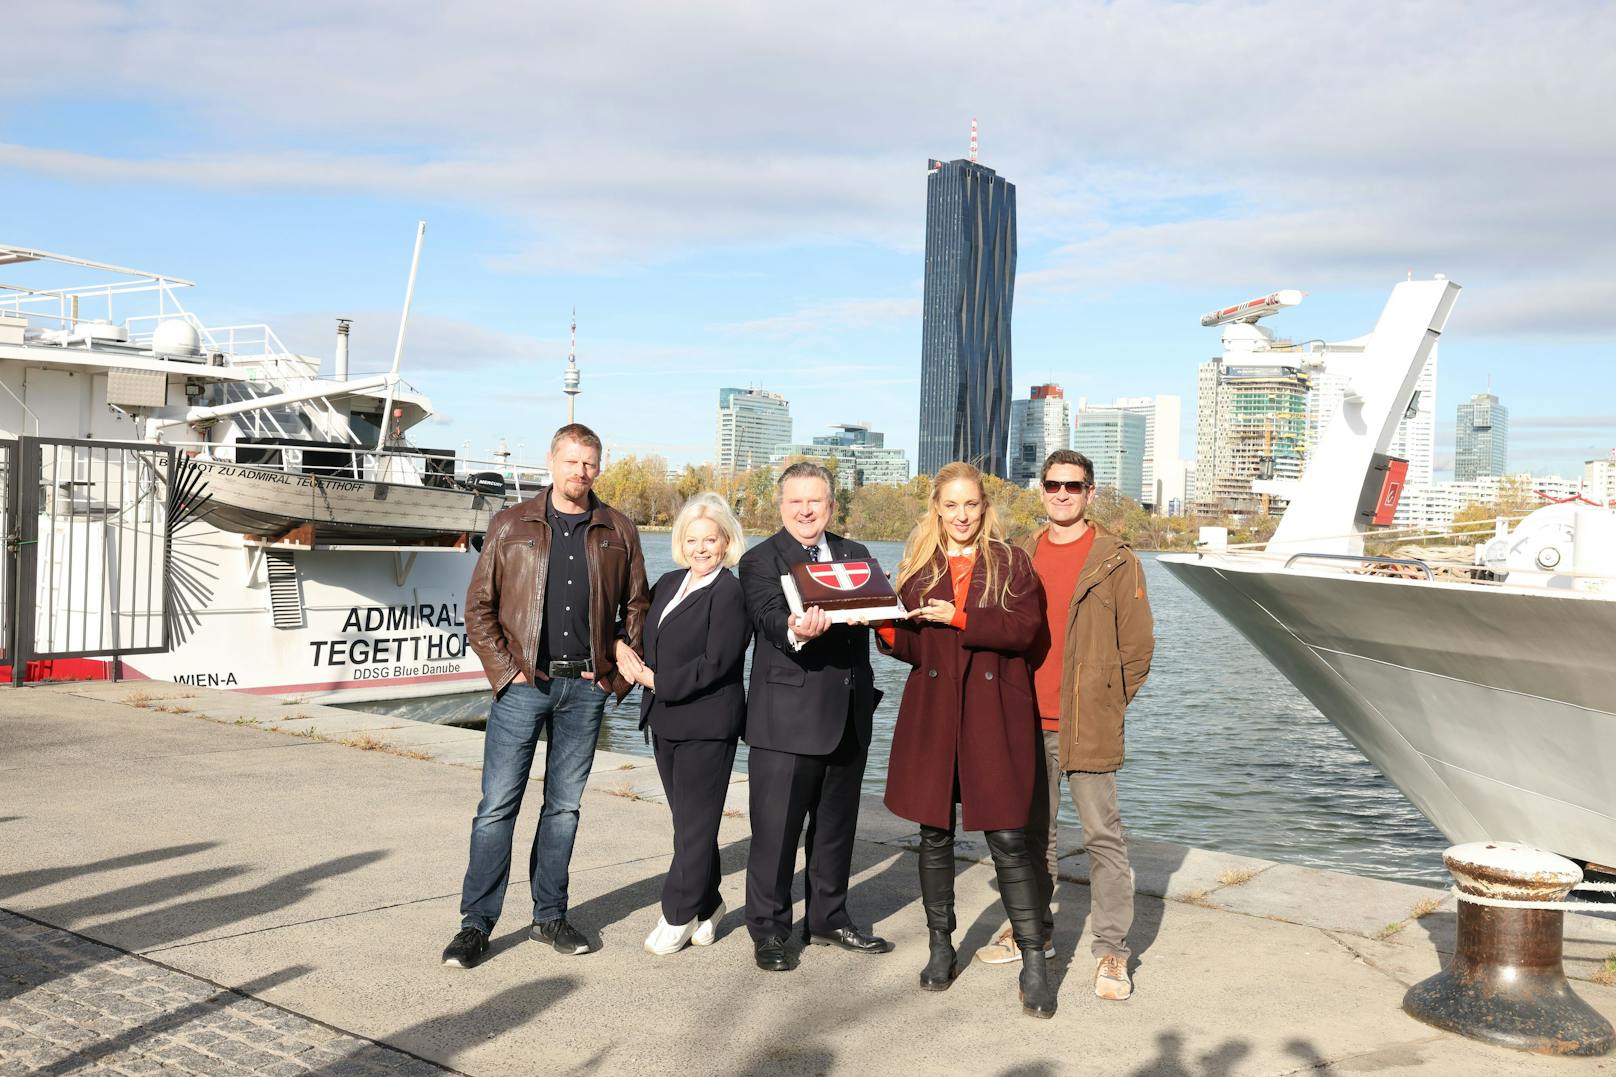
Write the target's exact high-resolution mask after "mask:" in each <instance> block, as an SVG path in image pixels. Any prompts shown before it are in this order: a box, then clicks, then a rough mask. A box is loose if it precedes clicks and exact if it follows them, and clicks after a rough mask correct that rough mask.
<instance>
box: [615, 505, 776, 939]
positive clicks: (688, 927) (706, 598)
mask: <svg viewBox="0 0 1616 1077" xmlns="http://www.w3.org/2000/svg"><path fill="white" fill-rule="evenodd" d="M745 549H746V540H745V538H744V537H743V536H742V534H741V525H740V522H739V521H738V520H736V519H735V514H734V513H733V512H732V511H730V507H729V504H728V503H727V502H725V500H724V499H723V498H721V497H719V496H718V495H717V494H711V493H702V494H697V495H696V496H695V497H692V498H691V499H690V500H689V501H688V502H686V503H685V506H684V508H682V509H680V510H679V516H678V518H677V519H675V520H674V522H673V559H674V561H675V563H677V564H680V565H684V566H686V567H685V568H681V569H675V570H674V571H672V572H670V573H668V574H667V575H665V576H663V577H662V578H661V579H660V580H658V581H657V582H656V586H655V587H654V588H653V589H652V591H651V608H650V611H649V612H648V613H647V614H646V618H645V668H644V669H643V670H642V671H641V673H640V675H639V677H637V678H636V679H637V680H638V681H639V683H640V685H641V686H642V687H643V688H644V691H643V692H642V693H641V696H640V728H641V729H644V728H645V727H646V726H647V725H649V726H650V728H651V733H652V737H653V740H654V743H655V746H656V762H657V771H658V773H660V774H661V775H662V788H663V789H664V790H666V792H667V794H668V806H669V807H670V808H672V809H673V863H672V864H670V865H669V866H668V877H667V880H666V882H664V883H663V886H662V918H661V919H660V920H659V921H658V922H657V926H656V928H655V929H654V930H653V931H652V932H651V934H650V935H649V936H647V937H646V940H645V948H646V949H647V950H649V951H650V952H651V953H653V954H659V955H661V954H673V953H678V952H679V951H680V950H682V949H684V947H685V945H686V944H687V943H691V944H694V945H696V946H706V945H708V944H710V943H712V942H713V941H715V940H716V939H717V937H718V922H719V920H721V919H722V918H723V916H724V911H725V910H724V900H723V898H721V897H720V896H719V894H718V880H719V871H718V824H719V821H720V820H721V819H722V817H723V814H724V794H725V793H726V792H727V791H728V790H729V774H730V768H731V767H732V766H733V765H734V763H735V744H736V742H737V741H738V740H739V738H740V735H741V727H742V725H743V724H744V723H745V720H746V692H745V689H744V688H743V687H742V684H741V670H742V667H743V666H744V664H745V660H746V648H747V645H748V644H750V643H751V641H752V622H751V620H750V618H748V617H747V615H746V600H745V597H744V596H743V594H742V592H741V582H740V581H739V580H738V579H736V578H735V574H734V573H732V572H730V570H729V569H728V568H727V567H726V566H728V565H733V564H735V563H736V562H737V561H739V560H740V559H741V554H742V553H744V552H745Z"/></svg>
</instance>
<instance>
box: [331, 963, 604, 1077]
mask: <svg viewBox="0 0 1616 1077" xmlns="http://www.w3.org/2000/svg"><path fill="white" fill-rule="evenodd" d="M579 985H580V981H579V980H578V979H577V978H575V977H572V976H550V977H546V978H544V979H539V980H532V981H530V982H528V983H524V984H517V985H516V986H515V987H508V988H506V989H505V990H503V991H501V992H499V993H498V994H496V995H492V996H490V997H488V998H486V999H481V1000H479V1001H478V1002H477V1003H476V1004H475V1005H473V1006H468V1007H466V1008H465V1009H461V1010H456V1011H454V1012H453V1013H446V1014H442V1015H441V1016H438V1017H431V1018H428V1019H427V1020H425V1021H419V1022H417V1023H416V1024H413V1025H410V1026H408V1027H407V1028H403V1029H400V1030H399V1031H397V1032H392V1033H388V1035H387V1040H386V1043H387V1045H388V1046H390V1047H396V1048H398V1049H400V1050H402V1051H406V1052H409V1053H410V1054H413V1055H417V1056H419V1057H421V1058H433V1059H441V1060H443V1061H442V1063H441V1064H442V1065H448V1066H452V1065H454V1060H455V1056H456V1055H458V1054H459V1053H460V1052H461V1051H463V1050H464V1049H465V1048H466V1047H468V1046H472V1045H478V1046H480V1045H482V1044H485V1043H487V1042H488V1041H489V1040H491V1039H494V1038H495V1037H497V1036H500V1035H502V1034H504V1033H506V1032H509V1031H510V1030H512V1029H514V1028H518V1027H520V1026H522V1025H525V1024H528V1023H530V1022H532V1021H537V1020H539V1019H541V1018H542V1017H543V1015H544V1013H545V1011H546V1010H548V1009H549V1008H550V1007H551V1006H554V1005H555V1004H556V1003H557V1002H560V1001H561V1000H562V999H564V998H566V997H567V996H568V995H570V994H572V993H573V992H574V991H576V990H578V987H579ZM378 1050H385V1048H377V1047H376V1046H375V1045H374V1044H368V1043H367V1044H365V1045H364V1046H363V1047H361V1048H358V1049H357V1050H356V1051H354V1052H353V1053H351V1054H350V1055H349V1056H348V1057H346V1058H344V1059H343V1060H342V1061H340V1062H334V1063H332V1064H330V1065H329V1066H323V1067H321V1068H319V1069H316V1070H314V1071H313V1073H312V1075H311V1077H314V1075H317V1077H338V1075H340V1074H351V1073H355V1072H356V1071H358V1065H360V1064H363V1063H366V1062H370V1063H372V1064H374V1062H375V1061H376V1055H377V1052H378ZM388 1054H389V1055H391V1054H392V1052H388ZM394 1057H395V1058H396V1057H397V1056H394ZM540 1064H541V1060H539V1059H534V1065H535V1067H538V1066H540ZM410 1068H411V1069H412V1070H413V1069H415V1068H417V1067H410ZM385 1071H386V1072H392V1071H393V1068H392V1067H387V1068H386V1069H385ZM362 1072H365V1073H371V1072H374V1071H373V1070H368V1069H367V1070H363V1071H362ZM535 1072H538V1069H537V1068H536V1069H535Z"/></svg>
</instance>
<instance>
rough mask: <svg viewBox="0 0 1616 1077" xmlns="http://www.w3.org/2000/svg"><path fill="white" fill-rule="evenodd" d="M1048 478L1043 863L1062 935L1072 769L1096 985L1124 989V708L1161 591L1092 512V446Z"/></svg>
mask: <svg viewBox="0 0 1616 1077" xmlns="http://www.w3.org/2000/svg"><path fill="white" fill-rule="evenodd" d="M1041 486H1042V490H1041V493H1042V497H1043V502H1044V511H1045V514H1046V515H1047V516H1048V518H1049V524H1048V525H1047V526H1045V527H1044V528H1042V529H1040V530H1039V531H1038V532H1037V533H1036V534H1034V535H1033V536H1031V537H1030V538H1028V539H1026V540H1024V541H1023V542H1022V544H1021V545H1022V547H1023V548H1024V549H1025V550H1026V551H1027V552H1028V553H1029V554H1031V555H1032V559H1033V567H1034V568H1035V569H1036V570H1037V572H1038V577H1039V580H1040V582H1041V583H1042V584H1043V587H1044V595H1045V628H1044V632H1043V634H1042V635H1041V637H1040V640H1039V642H1038V644H1036V645H1035V647H1034V650H1033V653H1032V655H1031V658H1032V663H1033V687H1034V691H1035V694H1036V696H1037V702H1038V713H1039V715H1040V717H1041V719H1042V724H1043V731H1044V759H1043V764H1044V765H1043V766H1042V767H1041V768H1040V773H1039V775H1038V777H1039V779H1040V781H1039V782H1038V788H1037V789H1036V790H1035V791H1034V794H1033V812H1032V818H1030V819H1029V820H1028V822H1027V845H1028V848H1029V851H1030V852H1032V854H1033V861H1034V863H1035V864H1036V865H1037V866H1038V869H1039V875H1040V883H1041V884H1042V890H1041V897H1042V899H1043V902H1044V928H1045V933H1046V937H1047V938H1051V939H1052V938H1053V934H1054V926H1055V921H1054V916H1053V912H1052V910H1051V908H1050V902H1051V900H1052V898H1053V896H1054V889H1055V877H1056V865H1055V859H1056V856H1057V849H1056V821H1055V815H1056V812H1057V811H1058V810H1059V805H1060V782H1061V775H1063V774H1064V775H1065V776H1066V779H1067V783H1068V785H1069V786H1070V787H1071V790H1072V801H1073V803H1074V804H1075V805H1076V807H1077V816H1078V821H1079V822H1080V823H1082V825H1083V839H1084V846H1085V848H1086V849H1087V851H1088V854H1089V880H1090V916H1089V923H1090V930H1091V932H1092V934H1093V936H1094V943H1093V953H1094V956H1095V958H1096V961H1097V963H1096V967H1095V973H1094V993H1095V994H1096V995H1098V996H1099V997H1100V998H1103V999H1111V1000H1116V1001H1120V1000H1122V999H1126V998H1128V997H1129V996H1130V995H1131V994H1132V992H1133V984H1132V981H1131V979H1130V978H1129V975H1128V958H1129V956H1130V951H1129V949H1128V942H1127V935H1128V929H1129V927H1130V926H1132V923H1133V873H1132V871H1131V869H1130V868H1129V866H1128V846H1127V842H1126V840H1125V838H1124V837H1123V833H1122V815H1121V812H1120V810H1119V809H1118V807H1117V782H1116V772H1117V770H1118V769H1120V768H1121V766H1122V761H1123V757H1124V748H1123V739H1124V738H1123V726H1124V716H1125V714H1126V712H1127V707H1128V704H1129V703H1131V702H1132V701H1133V697H1134V695H1135V694H1137V693H1138V691H1139V689H1140V687H1141V686H1142V685H1143V684H1144V683H1145V678H1146V677H1147V676H1149V674H1150V659H1151V655H1152V653H1153V652H1154V650H1155V634H1154V628H1153V624H1152V620H1151V615H1150V600H1149V599H1148V598H1147V597H1146V595H1145V573H1144V566H1142V565H1141V564H1140V563H1139V558H1138V557H1137V556H1135V554H1134V552H1133V550H1132V549H1131V548H1130V547H1129V546H1128V544H1127V543H1126V542H1124V541H1123V540H1122V539H1121V538H1120V537H1118V536H1117V535H1115V534H1113V533H1111V532H1110V531H1108V530H1107V529H1106V528H1104V527H1102V526H1101V525H1099V524H1098V523H1095V522H1093V521H1090V520H1087V519H1086V518H1085V513H1086V512H1087V510H1088V506H1089V500H1090V498H1091V497H1092V496H1093V493H1094V465H1093V464H1092V463H1090V461H1089V459H1088V457H1086V456H1084V455H1083V454H1082V453H1078V452H1072V451H1071V450H1069V449H1060V450H1057V451H1056V452H1054V453H1051V454H1050V456H1049V459H1047V460H1046V461H1044V467H1043V474H1042V483H1041ZM1040 853H1042V855H1039V854H1040ZM1049 949H1050V951H1053V946H1050V947H1049ZM1012 955H1014V956H1012ZM1019 956H1020V951H1019V950H1016V948H1015V946H1014V944H1013V943H1011V942H1006V941H1005V940H1004V939H1003V938H1001V939H996V940H994V942H993V943H992V944H991V945H989V946H986V947H983V948H982V950H980V951H978V957H979V958H980V959H981V960H983V961H986V962H990V963H1010V962H1013V961H1015V960H1016V959H1017V958H1019Z"/></svg>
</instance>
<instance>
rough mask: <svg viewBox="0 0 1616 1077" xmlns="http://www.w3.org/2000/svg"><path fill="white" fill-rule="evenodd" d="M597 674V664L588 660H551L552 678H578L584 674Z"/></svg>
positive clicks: (550, 671)
mask: <svg viewBox="0 0 1616 1077" xmlns="http://www.w3.org/2000/svg"><path fill="white" fill-rule="evenodd" d="M593 672H595V663H594V661H593V660H592V659H588V658H555V659H551V660H550V668H549V674H550V677H551V678H552V679H553V678H556V677H572V678H576V677H578V676H579V675H580V674H583V673H593Z"/></svg>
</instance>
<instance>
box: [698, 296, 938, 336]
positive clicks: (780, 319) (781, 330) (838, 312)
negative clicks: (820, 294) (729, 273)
mask: <svg viewBox="0 0 1616 1077" xmlns="http://www.w3.org/2000/svg"><path fill="white" fill-rule="evenodd" d="M919 318H920V300H918V299H838V300H835V301H832V302H829V303H816V304H813V305H812V306H808V307H803V308H801V309H799V310H794V311H791V312H789V313H786V314H776V315H773V316H771V317H768V318H757V319H754V320H752V321H745V322H730V323H728V324H725V325H715V326H713V328H714V329H716V330H718V331H719V332H722V333H743V334H750V335H756V336H764V337H796V336H813V335H816V334H824V333H840V332H844V331H846V330H848V329H862V328H864V327H866V326H870V325H875V324H877V323H879V322H893V321H915V320H918V319H919Z"/></svg>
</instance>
